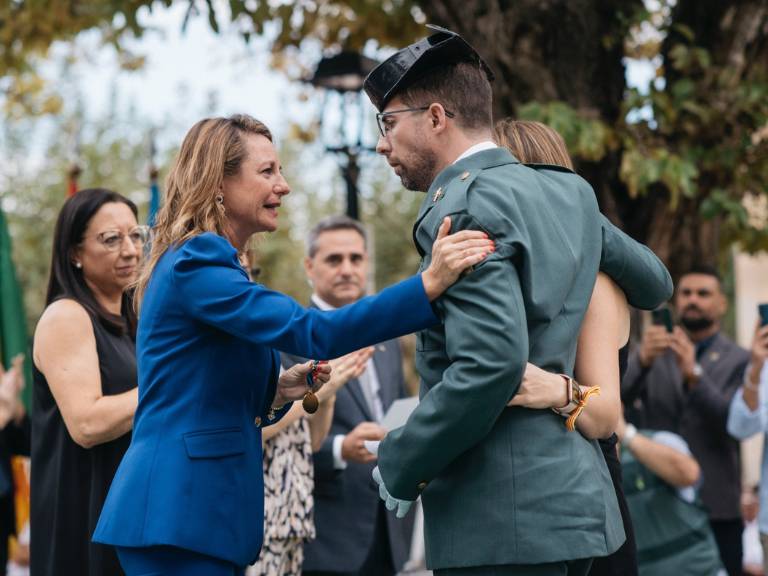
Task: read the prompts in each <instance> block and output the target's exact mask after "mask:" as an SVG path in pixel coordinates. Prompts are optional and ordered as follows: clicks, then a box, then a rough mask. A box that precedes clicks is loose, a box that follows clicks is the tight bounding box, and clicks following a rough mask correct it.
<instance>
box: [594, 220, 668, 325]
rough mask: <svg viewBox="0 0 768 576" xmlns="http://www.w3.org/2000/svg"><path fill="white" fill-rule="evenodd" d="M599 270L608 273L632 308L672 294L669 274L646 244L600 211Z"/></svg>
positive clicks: (654, 303) (656, 302)
mask: <svg viewBox="0 0 768 576" xmlns="http://www.w3.org/2000/svg"><path fill="white" fill-rule="evenodd" d="M601 221H602V228H603V251H602V256H601V259H600V271H601V272H605V273H606V274H608V276H610V277H611V278H612V279H613V281H614V282H616V284H618V285H619V287H620V288H621V289H622V291H623V292H624V294H626V295H627V300H628V301H629V303H630V304H631V305H632V306H634V307H635V308H642V309H643V310H652V309H654V308H656V307H658V306H659V305H661V304H663V303H664V302H666V301H667V300H669V299H670V298H671V297H672V290H673V285H672V277H671V276H670V275H669V272H668V271H667V268H666V266H664V264H663V263H662V262H661V260H659V258H658V256H656V254H654V253H653V252H652V251H651V250H650V249H649V248H648V247H647V246H645V245H643V244H640V243H639V242H637V241H636V240H633V239H632V238H630V237H629V236H627V235H626V234H625V233H624V232H622V231H621V230H619V229H618V228H616V226H614V225H613V224H612V223H611V222H610V221H609V220H608V219H607V218H606V217H605V216H603V215H602V214H601Z"/></svg>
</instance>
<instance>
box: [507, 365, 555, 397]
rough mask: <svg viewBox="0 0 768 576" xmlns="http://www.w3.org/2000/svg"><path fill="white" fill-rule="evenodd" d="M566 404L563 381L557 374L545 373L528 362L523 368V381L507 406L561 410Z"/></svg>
mask: <svg viewBox="0 0 768 576" xmlns="http://www.w3.org/2000/svg"><path fill="white" fill-rule="evenodd" d="M566 404H568V390H567V388H566V383H565V379H564V378H563V377H562V376H560V375H559V374H554V373H552V372H547V371H546V370H542V369H541V368H539V367H538V366H535V365H533V364H531V363H530V362H529V363H528V364H527V365H526V367H525V374H524V375H523V381H522V382H521V383H520V388H518V389H517V394H515V395H514V397H513V398H512V400H510V401H509V403H508V404H507V406H523V407H525V408H535V409H539V408H562V407H563V406H565V405H566Z"/></svg>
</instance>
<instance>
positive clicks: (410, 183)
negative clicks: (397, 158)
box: [400, 149, 437, 192]
mask: <svg viewBox="0 0 768 576" xmlns="http://www.w3.org/2000/svg"><path fill="white" fill-rule="evenodd" d="M436 168H437V154H435V152H433V151H432V150H429V149H425V150H423V151H420V152H419V154H415V153H414V154H410V155H409V157H408V166H405V165H404V164H400V181H401V182H402V183H403V186H404V187H405V188H406V189H408V190H413V191H415V192H426V191H427V190H429V187H430V186H431V185H432V181H433V180H434V179H435V176H437V174H436V173H435V172H436Z"/></svg>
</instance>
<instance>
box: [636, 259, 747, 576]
mask: <svg viewBox="0 0 768 576" xmlns="http://www.w3.org/2000/svg"><path fill="white" fill-rule="evenodd" d="M674 308H675V313H676V316H677V320H678V321H679V323H680V326H675V327H674V329H673V331H672V332H668V330H667V328H666V327H664V326H655V325H654V326H650V327H649V328H648V329H647V330H646V331H645V332H644V334H643V339H642V343H641V345H640V348H639V350H638V351H636V352H635V354H634V355H632V356H631V357H630V360H629V365H628V368H627V373H626V375H625V377H624V381H623V382H622V386H621V394H622V400H623V401H624V403H625V404H626V405H627V406H628V407H629V408H628V418H629V420H630V422H631V423H633V424H635V425H636V426H638V427H643V428H649V429H654V430H669V431H671V432H675V433H677V434H680V435H681V436H682V437H683V438H684V439H685V441H686V442H687V443H688V445H689V446H690V448H691V452H692V453H693V455H694V457H695V458H696V459H697V460H698V462H699V465H700V466H701V470H702V478H703V484H702V486H701V492H700V495H701V499H702V501H703V502H704V505H705V506H706V507H707V509H708V510H709V518H710V524H711V525H712V530H713V531H714V533H715V539H716V540H717V545H718V548H719V549H720V556H721V558H722V560H723V564H724V565H725V567H726V569H727V570H728V573H729V574H730V575H731V576H735V575H736V574H738V575H740V574H741V571H742V566H741V562H742V544H741V533H742V528H743V524H742V520H741V509H740V497H741V481H740V473H739V444H738V442H737V441H736V440H735V439H733V438H732V437H731V436H730V435H729V434H728V432H727V430H726V423H727V420H728V407H729V405H730V402H731V398H732V397H733V395H734V393H735V392H736V390H737V389H738V387H739V386H740V385H741V383H742V382H743V379H744V371H745V369H746V366H747V363H748V362H749V352H747V351H746V350H744V349H743V348H741V347H740V346H738V345H736V344H735V343H734V342H733V341H732V340H731V339H730V338H728V337H727V336H725V335H724V334H722V333H721V331H720V329H721V321H722V318H723V316H724V315H725V312H726V310H727V301H726V298H725V295H724V294H723V290H722V286H721V282H720V277H719V275H718V273H717V271H716V270H715V269H714V268H711V267H708V266H700V267H695V268H692V269H691V270H689V271H688V272H687V273H686V274H684V275H683V276H682V277H681V278H680V281H679V283H678V285H677V292H676V294H675V299H674Z"/></svg>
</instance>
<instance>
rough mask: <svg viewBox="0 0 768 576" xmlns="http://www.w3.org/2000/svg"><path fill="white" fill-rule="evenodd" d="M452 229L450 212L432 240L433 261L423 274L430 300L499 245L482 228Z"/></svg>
mask: <svg viewBox="0 0 768 576" xmlns="http://www.w3.org/2000/svg"><path fill="white" fill-rule="evenodd" d="M450 231H451V219H450V218H449V217H448V216H446V217H445V218H443V222H442V224H440V228H439V229H438V231H437V238H436V239H435V243H434V244H432V262H431V263H430V264H429V267H428V268H427V269H426V270H425V271H424V273H423V274H422V275H421V279H422V281H423V282H424V291H425V292H426V293H427V298H429V300H430V302H431V301H432V300H434V299H435V298H437V297H438V296H440V295H441V294H442V293H443V292H445V291H446V290H447V289H448V288H449V287H450V286H451V284H453V283H454V282H456V280H458V278H459V276H460V275H461V273H462V272H464V270H466V269H467V268H469V267H470V266H474V265H475V264H479V263H480V262H482V261H483V259H484V258H485V257H486V256H487V255H488V254H490V253H491V252H493V251H494V250H495V249H496V248H495V245H494V242H493V240H491V239H489V238H488V235H487V234H486V233H485V232H481V231H480V230H462V231H461V232H456V233H455V234H448V233H449V232H450Z"/></svg>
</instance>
